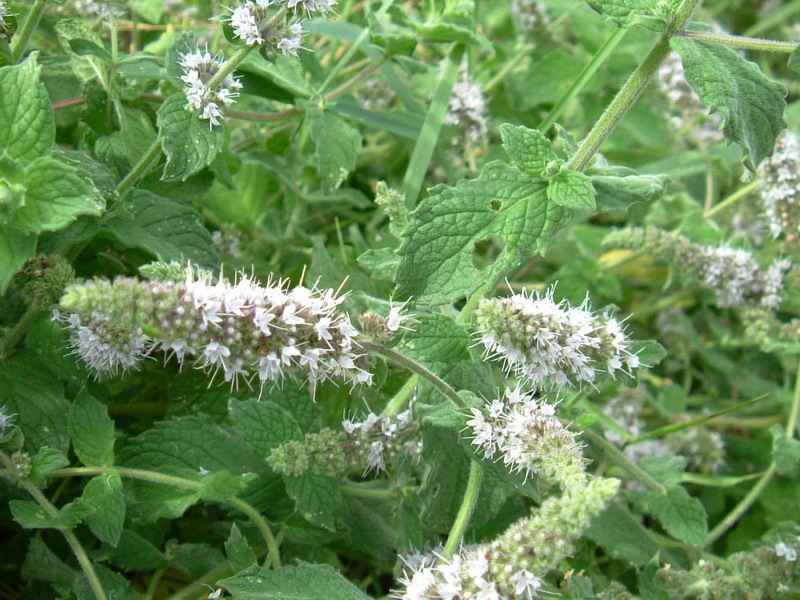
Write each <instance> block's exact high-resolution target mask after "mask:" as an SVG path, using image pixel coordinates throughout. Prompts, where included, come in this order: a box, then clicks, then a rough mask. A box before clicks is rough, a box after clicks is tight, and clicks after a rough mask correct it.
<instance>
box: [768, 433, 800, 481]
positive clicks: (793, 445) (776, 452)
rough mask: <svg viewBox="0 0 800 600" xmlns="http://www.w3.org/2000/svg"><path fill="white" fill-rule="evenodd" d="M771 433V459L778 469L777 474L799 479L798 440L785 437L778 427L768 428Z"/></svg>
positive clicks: (799, 448) (799, 457)
mask: <svg viewBox="0 0 800 600" xmlns="http://www.w3.org/2000/svg"><path fill="white" fill-rule="evenodd" d="M770 433H772V436H773V441H772V459H773V460H774V461H775V465H776V466H777V468H778V473H779V474H780V475H783V476H784V477H790V478H792V479H798V478H800V440H796V439H795V438H790V437H787V435H786V432H785V431H784V429H783V427H781V426H780V425H777V424H776V425H773V426H772V427H771V428H770Z"/></svg>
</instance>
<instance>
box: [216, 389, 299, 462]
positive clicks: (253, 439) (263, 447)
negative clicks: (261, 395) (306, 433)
mask: <svg viewBox="0 0 800 600" xmlns="http://www.w3.org/2000/svg"><path fill="white" fill-rule="evenodd" d="M229 411H230V419H231V422H232V423H233V431H235V432H236V433H238V434H239V436H240V437H241V439H242V440H243V441H244V442H246V443H247V444H248V445H249V446H250V447H251V448H252V449H253V451H254V452H255V453H256V454H257V455H259V456H263V457H266V456H267V455H269V453H270V451H271V450H272V449H273V448H277V447H278V446H280V445H281V444H285V443H286V442H290V441H292V440H302V439H303V431H302V430H301V429H300V426H299V425H298V424H297V421H296V420H295V418H294V417H293V416H292V414H291V413H290V412H289V411H287V410H285V409H283V408H281V407H280V406H278V405H277V404H274V403H272V402H268V401H264V400H246V401H243V402H238V401H236V400H231V403H230V407H229Z"/></svg>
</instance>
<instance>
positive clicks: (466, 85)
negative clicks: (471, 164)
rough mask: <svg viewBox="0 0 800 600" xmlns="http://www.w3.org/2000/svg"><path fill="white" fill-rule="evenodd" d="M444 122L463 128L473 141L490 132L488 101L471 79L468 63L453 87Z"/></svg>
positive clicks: (462, 68)
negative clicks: (487, 116)
mask: <svg viewBox="0 0 800 600" xmlns="http://www.w3.org/2000/svg"><path fill="white" fill-rule="evenodd" d="M443 122H444V123H445V124H447V125H456V126H458V127H461V128H462V129H464V131H465V132H466V135H467V137H468V138H469V139H470V140H472V141H477V140H480V139H482V138H483V137H485V136H486V132H487V131H489V124H488V121H487V118H486V99H485V98H484V96H483V92H482V91H481V88H480V87H479V86H478V85H477V84H476V83H475V82H474V81H473V80H472V78H471V77H470V75H469V72H468V70H467V66H466V63H465V64H463V65H462V66H461V73H460V75H459V79H458V81H457V82H456V83H455V85H454V86H453V93H452V94H451V96H450V104H449V105H448V107H447V113H446V114H445V116H444V121H443Z"/></svg>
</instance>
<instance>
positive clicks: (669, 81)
mask: <svg viewBox="0 0 800 600" xmlns="http://www.w3.org/2000/svg"><path fill="white" fill-rule="evenodd" d="M658 84H659V87H660V88H661V91H662V92H663V93H664V95H665V96H666V98H667V103H668V104H669V119H670V121H671V122H672V125H673V126H674V127H675V129H676V130H677V131H679V132H680V133H682V134H685V135H686V136H687V137H688V138H689V139H690V140H691V141H692V142H693V143H694V144H696V145H697V146H701V147H704V146H709V145H711V144H714V143H716V142H719V141H722V139H723V134H722V132H721V131H720V128H721V126H722V117H721V116H720V114H719V113H714V114H708V109H707V108H706V107H705V106H704V105H703V103H702V102H701V101H700V98H698V97H697V94H695V93H694V90H693V89H692V86H691V85H689V82H688V81H687V80H686V73H685V72H684V70H683V63H682V62H681V58H680V56H679V55H678V53H677V52H671V53H670V55H669V56H668V57H667V59H666V60H665V61H664V62H663V63H661V67H660V68H659V70H658Z"/></svg>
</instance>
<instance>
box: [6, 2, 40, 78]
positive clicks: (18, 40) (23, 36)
mask: <svg viewBox="0 0 800 600" xmlns="http://www.w3.org/2000/svg"><path fill="white" fill-rule="evenodd" d="M45 4H47V0H36V2H34V3H33V6H32V7H31V10H30V12H29V13H28V15H27V16H26V17H25V22H24V23H23V24H22V27H21V28H20V30H19V31H17V34H16V35H15V36H14V40H13V41H12V42H11V64H17V61H19V59H20V58H21V57H22V53H23V52H25V47H26V46H27V45H28V40H29V39H30V37H31V35H32V34H33V30H34V29H36V25H37V24H38V23H39V19H40V18H41V16H42V11H43V10H44V5H45Z"/></svg>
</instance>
